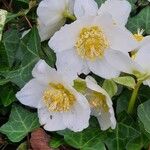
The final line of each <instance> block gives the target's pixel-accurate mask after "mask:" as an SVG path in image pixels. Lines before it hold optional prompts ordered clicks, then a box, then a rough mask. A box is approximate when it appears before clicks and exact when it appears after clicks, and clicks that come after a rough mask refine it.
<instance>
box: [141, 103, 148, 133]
mask: <svg viewBox="0 0 150 150" xmlns="http://www.w3.org/2000/svg"><path fill="white" fill-rule="evenodd" d="M138 118H139V120H140V121H141V122H142V123H143V125H144V129H145V130H146V131H147V132H148V133H149V134H150V100H148V101H146V102H144V103H143V104H141V105H139V107H138Z"/></svg>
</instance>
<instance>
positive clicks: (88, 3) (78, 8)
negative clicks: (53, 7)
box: [74, 0, 98, 18]
mask: <svg viewBox="0 0 150 150" xmlns="http://www.w3.org/2000/svg"><path fill="white" fill-rule="evenodd" d="M97 11H98V5H97V3H96V2H95V1H94V0H76V1H75V4H74V14H75V16H76V17H77V18H79V17H82V16H86V15H97Z"/></svg>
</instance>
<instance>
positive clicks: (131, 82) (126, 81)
mask: <svg viewBox="0 0 150 150" xmlns="http://www.w3.org/2000/svg"><path fill="white" fill-rule="evenodd" d="M113 81H115V82H116V83H118V84H121V85H124V86H127V87H129V88H132V89H134V87H135V85H136V83H135V79H134V78H133V77H131V76H124V77H117V78H113Z"/></svg>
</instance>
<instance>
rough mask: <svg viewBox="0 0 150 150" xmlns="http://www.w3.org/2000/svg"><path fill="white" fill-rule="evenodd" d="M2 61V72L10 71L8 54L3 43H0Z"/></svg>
mask: <svg viewBox="0 0 150 150" xmlns="http://www.w3.org/2000/svg"><path fill="white" fill-rule="evenodd" d="M0 59H1V61H0V71H4V70H8V68H9V64H8V60H7V54H6V51H5V47H4V45H3V43H2V42H0Z"/></svg>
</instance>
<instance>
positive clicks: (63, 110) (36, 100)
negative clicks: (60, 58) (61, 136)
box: [16, 60, 90, 132]
mask: <svg viewBox="0 0 150 150" xmlns="http://www.w3.org/2000/svg"><path fill="white" fill-rule="evenodd" d="M32 75H33V79H31V80H30V81H29V82H28V83H27V84H26V85H25V86H24V87H23V88H22V89H21V91H19V92H18V93H17V94H16V97H17V98H18V100H19V101H20V102H21V103H22V104H24V105H27V106H30V107H35V108H37V109H38V117H39V121H40V123H41V125H44V129H45V130H48V131H57V130H63V129H66V128H68V129H70V130H73V131H75V132H77V131H82V130H83V129H85V128H86V127H88V125H89V118H90V107H89V104H88V101H87V100H86V98H85V97H84V96H83V95H81V94H80V93H78V92H77V91H76V90H75V89H74V88H73V87H72V86H71V84H70V83H69V82H68V80H65V78H62V76H61V75H60V74H58V72H57V71H56V70H55V69H53V68H51V67H49V66H48V65H47V64H46V63H45V61H44V60H40V61H39V62H38V63H37V64H36V66H35V67H34V69H33V71H32Z"/></svg>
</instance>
